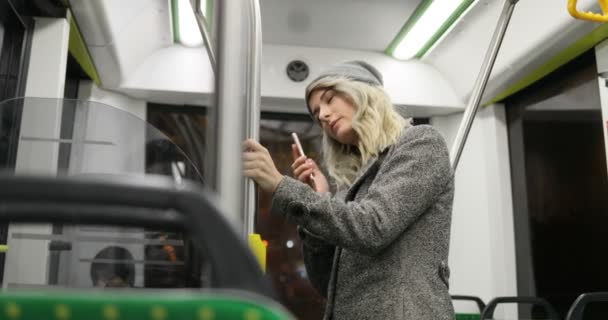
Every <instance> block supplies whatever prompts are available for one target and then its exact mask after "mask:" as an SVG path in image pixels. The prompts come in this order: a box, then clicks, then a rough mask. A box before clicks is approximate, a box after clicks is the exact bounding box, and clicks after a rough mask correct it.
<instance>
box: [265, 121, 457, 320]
mask: <svg viewBox="0 0 608 320" xmlns="http://www.w3.org/2000/svg"><path fill="white" fill-rule="evenodd" d="M453 196H454V175H453V172H452V170H451V168H450V163H449V156H448V150H447V148H446V145H445V141H444V140H443V138H442V137H441V135H440V134H439V133H438V132H437V131H436V130H435V129H433V128H432V127H430V126H415V127H410V128H408V129H406V130H405V131H404V133H403V135H402V136H401V138H400V140H399V141H398V142H397V143H396V144H394V145H393V146H391V147H389V148H387V149H386V150H384V151H382V152H381V153H380V155H379V156H378V157H377V158H376V159H372V160H370V161H369V162H368V163H367V165H366V166H365V167H364V168H362V169H361V172H360V174H359V176H358V177H357V178H356V179H355V181H354V183H353V184H352V186H351V187H350V188H349V189H348V190H347V191H346V192H345V193H343V194H342V195H336V196H332V195H330V194H329V193H327V194H319V193H316V192H314V191H313V190H312V189H311V188H310V187H309V186H307V185H306V184H304V183H301V182H300V181H297V180H295V179H292V178H289V177H285V178H284V179H283V180H282V181H281V183H280V184H279V186H278V187H277V190H276V191H275V194H274V196H273V201H272V208H271V210H272V212H274V213H278V214H283V215H285V216H286V217H287V219H288V220H289V221H291V222H293V223H296V224H298V225H299V230H300V236H301V237H302V238H303V243H304V245H303V246H304V248H303V249H304V260H305V264H306V269H307V272H308V276H309V278H310V280H311V282H312V283H313V285H314V286H315V287H316V288H317V289H318V290H319V291H320V292H321V293H322V294H323V295H324V296H325V297H326V298H327V308H326V311H325V316H324V319H332V320H343V319H349V320H352V319H415V320H423V319H428V320H453V319H454V311H453V308H452V302H451V299H450V295H449V293H448V277H449V269H448V268H447V259H448V248H449V237H450V223H451V212H452V200H453Z"/></svg>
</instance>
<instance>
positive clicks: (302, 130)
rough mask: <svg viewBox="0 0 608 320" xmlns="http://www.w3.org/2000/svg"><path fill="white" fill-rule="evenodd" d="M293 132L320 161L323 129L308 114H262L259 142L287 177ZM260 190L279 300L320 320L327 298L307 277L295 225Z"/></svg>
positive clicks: (261, 223)
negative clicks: (278, 213) (277, 212)
mask: <svg viewBox="0 0 608 320" xmlns="http://www.w3.org/2000/svg"><path fill="white" fill-rule="evenodd" d="M292 132H295V133H297V134H298V136H299V138H300V141H301V142H302V147H303V149H304V152H305V153H306V155H307V156H308V157H310V158H312V159H314V160H315V161H317V162H319V161H320V155H319V154H318V151H319V150H320V144H321V132H320V129H319V127H318V126H316V125H315V124H314V123H313V122H312V121H311V120H310V117H308V115H285V114H274V113H263V114H262V120H261V122H260V142H261V143H262V145H264V146H265V147H266V148H267V149H268V151H269V152H270V154H271V156H272V158H273V160H274V162H275V165H276V166H277V169H278V170H279V171H280V172H281V173H283V174H285V175H288V176H292V172H291V164H292V162H293V159H292V155H291V144H292V139H291V133H292ZM258 192H259V201H258V206H259V211H258V212H259V213H258V217H257V225H256V230H257V232H258V233H260V234H261V235H262V238H263V239H264V240H266V241H268V247H267V273H268V274H269V276H270V278H271V279H272V281H273V285H274V288H275V290H276V292H277V294H278V296H279V299H280V302H281V303H282V304H283V305H285V306H286V307H287V308H288V309H289V310H290V311H291V312H292V313H293V314H294V315H295V316H296V317H297V318H298V319H303V320H306V319H321V318H322V317H323V310H324V308H325V301H324V299H323V297H322V296H321V295H319V294H318V293H317V291H316V290H315V289H314V288H313V287H312V285H311V284H310V281H309V280H308V277H307V274H306V269H305V268H304V259H303V256H302V244H301V242H300V239H299V238H298V235H297V232H296V227H295V225H293V224H289V223H287V222H286V221H285V219H283V218H281V217H277V216H274V215H271V214H270V212H269V210H270V204H271V197H272V195H271V194H270V193H266V192H262V191H260V190H258Z"/></svg>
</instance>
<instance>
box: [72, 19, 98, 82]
mask: <svg viewBox="0 0 608 320" xmlns="http://www.w3.org/2000/svg"><path fill="white" fill-rule="evenodd" d="M68 10H69V11H70V14H69V20H70V38H69V45H68V48H69V51H70V53H71V54H72V56H73V57H74V59H76V62H78V64H79V65H80V67H81V68H82V70H84V72H85V73H86V74H87V75H88V76H89V77H90V78H91V79H92V80H93V81H95V84H97V85H98V86H101V79H100V78H99V74H98V73H97V68H96V67H95V64H94V63H93V59H91V54H90V52H89V49H88V48H87V45H86V44H85V42H84V39H83V38H82V34H81V33H80V28H78V24H77V23H76V19H75V18H74V16H73V15H72V11H71V10H70V9H68Z"/></svg>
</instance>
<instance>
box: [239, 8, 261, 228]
mask: <svg viewBox="0 0 608 320" xmlns="http://www.w3.org/2000/svg"><path fill="white" fill-rule="evenodd" d="M250 4H251V5H250V7H249V9H250V10H249V16H250V29H249V30H250V33H249V42H248V43H249V56H248V74H247V75H248V76H247V79H248V84H247V98H246V99H247V106H248V110H247V124H246V126H247V136H248V137H249V138H251V139H254V140H256V141H257V140H259V137H260V125H259V124H260V104H261V97H260V96H261V85H260V82H261V80H262V78H261V73H260V70H261V66H262V23H261V20H262V17H261V12H260V3H259V0H251V1H250ZM245 183H246V186H245V210H244V214H245V217H244V219H243V220H244V222H245V230H244V232H245V236H248V235H249V234H252V233H254V231H255V213H256V209H257V202H256V189H255V183H254V181H253V180H252V179H246V182H245Z"/></svg>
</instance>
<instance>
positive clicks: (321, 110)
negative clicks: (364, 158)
mask: <svg viewBox="0 0 608 320" xmlns="http://www.w3.org/2000/svg"><path fill="white" fill-rule="evenodd" d="M308 105H309V106H310V112H311V113H312V114H313V117H314V118H315V119H317V120H318V121H319V123H320V124H321V128H323V131H325V133H327V135H329V136H330V137H332V138H333V139H334V140H337V141H338V142H340V143H343V144H350V145H355V146H356V145H357V142H358V140H359V138H358V136H357V133H356V132H355V130H353V118H354V117H355V113H356V112H357V109H356V108H355V106H354V104H353V102H352V101H351V100H350V99H348V98H347V97H346V96H345V95H343V94H341V93H339V92H337V91H335V90H334V89H332V88H321V89H316V90H314V91H313V92H312V94H311V95H310V99H309V100H308Z"/></svg>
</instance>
